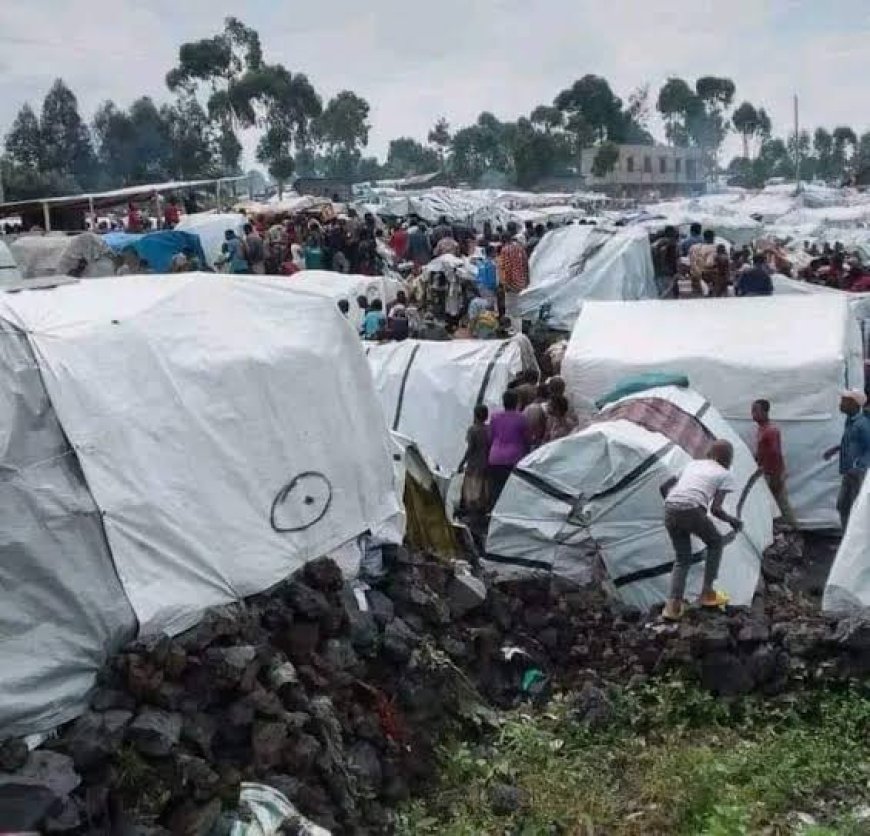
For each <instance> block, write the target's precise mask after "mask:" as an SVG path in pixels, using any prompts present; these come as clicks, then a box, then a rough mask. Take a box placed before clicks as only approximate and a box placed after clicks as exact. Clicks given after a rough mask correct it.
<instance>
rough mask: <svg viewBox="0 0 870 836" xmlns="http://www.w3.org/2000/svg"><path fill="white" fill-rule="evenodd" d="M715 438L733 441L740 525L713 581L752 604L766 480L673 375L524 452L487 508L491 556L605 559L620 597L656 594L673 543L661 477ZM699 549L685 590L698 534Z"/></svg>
mask: <svg viewBox="0 0 870 836" xmlns="http://www.w3.org/2000/svg"><path fill="white" fill-rule="evenodd" d="M716 438H724V439H727V440H729V441H731V443H732V444H734V464H733V466H732V473H733V475H734V479H735V481H736V483H737V492H736V493H734V494H731V495H729V496H728V497H727V499H726V501H725V508H726V510H728V511H729V513H731V514H734V515H735V516H737V517H739V518H740V519H741V521H742V522H743V525H744V528H743V531H742V532H741V533H740V534H738V535H736V536H732V537H729V538H727V543H728V544H727V546H726V548H725V552H724V556H723V561H722V567H721V570H720V575H719V581H718V584H717V586H718V588H720V589H722V590H724V591H725V592H727V593H728V594H729V596H730V598H731V601H732V602H733V603H734V604H737V605H741V606H745V605H748V604H750V603H751V602H752V596H753V594H754V592H755V587H756V584H757V582H758V572H759V567H760V564H761V555H762V552H763V551H764V549H766V548H767V547H768V546H769V545H770V544H771V542H772V540H773V516H772V501H773V500H772V497H771V495H770V491H769V490H768V489H767V485H766V484H765V483H764V481H763V480H761V479H759V478H758V477H757V476H756V475H755V472H756V467H755V462H754V460H753V458H752V454H751V453H750V452H749V450H748V449H747V448H746V445H745V444H743V442H742V441H741V440H740V439H739V438H738V437H737V435H736V434H735V432H734V431H733V430H732V429H731V427H730V426H729V425H728V423H727V422H726V421H725V420H724V419H723V418H722V416H721V415H720V414H719V413H718V412H717V411H716V410H715V409H713V408H712V407H711V406H710V404H709V402H708V401H706V400H705V399H704V398H703V397H701V396H700V395H699V394H698V393H697V392H693V391H690V390H687V389H679V388H677V387H674V386H667V387H659V388H654V389H648V390H645V391H641V392H638V393H636V394H633V395H629V396H628V397H625V398H622V399H620V400H617V401H615V402H613V403H612V404H609V405H608V407H607V408H606V409H605V411H604V412H603V413H602V415H600V416H599V417H598V419H596V421H595V422H594V423H593V424H591V425H590V426H589V427H587V428H586V429H584V430H582V431H580V432H579V433H575V434H573V435H570V436H568V437H566V438H563V439H560V440H559V441H556V442H553V443H552V444H547V445H545V446H543V447H540V448H538V449H537V450H535V451H534V452H532V453H531V454H530V455H528V456H527V457H526V458H525V459H523V460H522V461H521V462H520V463H519V465H517V467H516V469H515V470H514V472H513V474H512V475H511V477H510V479H509V480H508V483H507V485H506V486H505V489H504V491H503V493H502V495H501V497H500V499H499V501H498V503H497V505H496V507H495V510H494V511H493V515H492V521H491V523H490V529H489V536H488V539H487V544H486V553H487V554H486V563H487V565H488V566H489V567H490V568H492V569H494V570H495V571H496V572H497V573H498V575H499V576H500V577H502V578H514V577H521V576H524V575H528V574H534V573H538V572H546V573H554V574H556V575H559V576H561V577H565V578H568V579H570V580H573V581H576V582H584V581H588V580H589V579H590V578H591V577H592V572H593V571H594V562H595V561H596V560H599V559H600V560H601V561H602V562H603V564H604V568H605V570H606V582H607V584H608V586H609V587H610V588H611V590H612V592H613V593H614V594H615V595H616V596H618V597H619V598H620V599H622V600H623V601H625V602H626V603H628V604H631V605H633V606H636V607H640V608H643V609H648V608H649V607H651V606H653V605H654V604H658V603H661V602H662V601H664V599H665V598H666V596H667V591H668V583H669V576H670V572H671V570H672V568H673V563H674V551H673V546H672V544H671V541H670V538H669V536H668V533H667V531H666V530H665V526H664V498H663V496H662V493H661V490H660V489H661V487H662V485H664V484H665V483H666V482H668V481H669V480H670V479H671V478H672V477H674V476H678V475H679V474H680V473H681V472H682V470H683V468H684V467H685V466H686V464H687V463H688V462H689V461H691V460H692V459H693V458H699V457H702V456H703V455H705V453H706V450H707V448H708V447H709V445H710V443H712V441H713V440H714V439H716ZM716 525H717V527H718V528H719V530H720V531H721V532H722V534H723V535H727V534H728V532H730V531H731V529H730V528H729V527H728V526H726V525H724V524H722V523H719V522H717V523H716ZM694 553H695V557H696V565H695V566H693V568H692V570H691V572H690V575H689V586H688V590H689V594H690V596H691V595H692V594H697V593H698V592H699V591H700V585H701V577H702V572H703V568H702V565H701V564H702V562H703V557H704V554H705V552H704V545H703V543H701V542H700V541H694Z"/></svg>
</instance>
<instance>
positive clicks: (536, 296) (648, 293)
mask: <svg viewBox="0 0 870 836" xmlns="http://www.w3.org/2000/svg"><path fill="white" fill-rule="evenodd" d="M529 274H530V284H529V287H528V288H527V289H526V290H524V291H523V292H522V294H520V302H519V305H520V307H519V310H520V313H521V314H522V315H523V317H525V318H527V319H528V318H533V317H534V316H536V315H537V313H538V311H539V310H540V308H541V306H542V305H544V304H547V303H549V304H550V320H549V324H550V327H552V328H555V329H557V330H565V331H570V330H571V328H572V327H573V326H574V323H575V322H576V320H577V317H578V315H579V313H580V308H581V307H582V305H583V302H584V300H586V299H655V298H657V297H658V289H657V287H656V283H655V270H654V269H653V263H652V255H651V253H650V245H649V237H648V235H647V234H646V231H645V230H643V229H637V228H631V227H628V228H625V229H612V228H609V227H603V226H590V225H572V226H566V227H563V228H562V229H555V230H553V231H552V232H549V233H547V234H546V235H545V236H544V237H543V238H542V239H541V241H540V243H539V244H538V246H537V247H536V248H535V251H534V252H533V253H532V258H531V261H530V264H529Z"/></svg>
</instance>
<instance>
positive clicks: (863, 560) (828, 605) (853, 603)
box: [822, 479, 870, 613]
mask: <svg viewBox="0 0 870 836" xmlns="http://www.w3.org/2000/svg"><path fill="white" fill-rule="evenodd" d="M822 609H823V610H824V611H825V612H835V613H842V612H856V611H862V610H863V611H864V612H865V613H870V479H865V480H864V486H863V487H862V488H861V495H860V496H859V497H858V499H857V501H856V502H855V504H854V506H853V507H852V514H851V516H850V517H849V527H848V528H847V529H846V535H845V536H844V537H843V542H842V543H840V549H839V551H838V552H837V557H836V558H835V559H834V565H833V566H831V572H830V574H829V575H828V581H827V584H826V585H825V594H824V597H823V599H822Z"/></svg>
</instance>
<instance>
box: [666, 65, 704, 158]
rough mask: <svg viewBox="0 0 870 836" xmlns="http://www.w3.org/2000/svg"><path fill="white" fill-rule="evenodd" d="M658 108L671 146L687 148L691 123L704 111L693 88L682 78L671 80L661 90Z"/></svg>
mask: <svg viewBox="0 0 870 836" xmlns="http://www.w3.org/2000/svg"><path fill="white" fill-rule="evenodd" d="M656 108H657V110H658V112H659V113H660V114H661V115H662V119H664V122H665V136H666V137H667V138H668V141H669V142H670V143H671V145H678V146H681V147H685V146H687V145H688V144H689V139H690V136H691V135H690V132H689V125H690V122H691V120H693V119H695V118H697V116H698V114H699V113H700V112H701V110H702V105H701V102H700V100H699V99H698V97H697V95H696V94H695V92H694V91H693V90H692V88H691V87H689V85H688V84H687V83H686V82H685V81H684V80H683V79H682V78H669V79H668V80H667V81H666V82H665V83H664V85H663V86H662V88H661V90H659V95H658V99H657V101H656Z"/></svg>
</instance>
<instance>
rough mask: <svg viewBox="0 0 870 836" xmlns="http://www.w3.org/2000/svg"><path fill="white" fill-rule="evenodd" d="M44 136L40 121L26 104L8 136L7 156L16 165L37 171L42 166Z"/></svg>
mask: <svg viewBox="0 0 870 836" xmlns="http://www.w3.org/2000/svg"><path fill="white" fill-rule="evenodd" d="M41 148H42V135H41V133H40V130H39V120H38V119H37V118H36V114H35V113H34V112H33V108H32V107H31V106H30V105H29V104H25V105H24V106H23V107H22V108H21V110H20V111H18V115H17V116H16V117H15V121H14V122H13V123H12V128H11V129H10V130H9V133H8V134H7V135H6V154H7V156H8V157H9V159H10V160H11V161H12V162H13V163H14V164H15V165H19V166H22V167H23V168H25V169H29V170H33V171H35V170H36V169H37V168H38V167H39V165H40V152H41Z"/></svg>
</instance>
